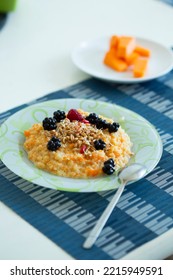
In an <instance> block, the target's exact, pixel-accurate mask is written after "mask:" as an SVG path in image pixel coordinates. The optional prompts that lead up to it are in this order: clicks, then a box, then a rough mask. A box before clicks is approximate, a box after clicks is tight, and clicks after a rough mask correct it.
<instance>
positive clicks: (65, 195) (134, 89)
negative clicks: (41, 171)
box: [0, 71, 173, 259]
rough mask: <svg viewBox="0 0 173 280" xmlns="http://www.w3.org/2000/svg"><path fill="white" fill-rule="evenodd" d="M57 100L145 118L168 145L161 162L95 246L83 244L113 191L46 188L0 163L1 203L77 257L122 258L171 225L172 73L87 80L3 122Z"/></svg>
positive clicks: (130, 191)
mask: <svg viewBox="0 0 173 280" xmlns="http://www.w3.org/2000/svg"><path fill="white" fill-rule="evenodd" d="M57 98H84V99H97V100H100V101H101V100H102V101H106V102H111V103H116V104H118V105H121V106H124V107H127V108H129V109H131V110H133V111H135V112H137V113H139V114H140V115H142V116H143V117H145V118H147V119H148V120H149V121H150V122H151V123H152V124H153V125H154V126H155V127H156V128H157V130H158V132H159V134H160V136H161V138H162V141H163V145H164V151H163V156H162V158H161V160H160V162H159V164H158V166H157V167H156V168H155V169H154V170H153V171H152V172H151V173H150V174H149V175H148V176H147V177H146V178H144V179H142V180H140V181H139V182H136V183H134V184H132V185H131V187H129V188H126V190H125V192H124V194H123V196H122V197H121V199H120V201H119V203H118V205H117V207H116V208H115V210H114V212H113V213H112V215H111V217H110V219H109V220H108V222H107V224H106V226H105V228H104V229H103V231H102V233H101V235H100V237H99V238H98V240H97V242H96V243H95V245H94V246H93V248H92V249H91V250H85V249H83V248H82V244H83V242H84V239H85V238H86V236H87V235H88V233H89V231H90V230H91V229H92V227H93V225H94V224H95V222H96V220H97V219H98V217H99V216H100V215H101V213H102V211H103V210H104V209H105V207H106V205H107V204H108V201H109V200H110V199H111V197H112V195H113V194H114V191H107V192H100V193H89V194H87V195H86V194H85V193H70V192H62V191H54V190H51V189H46V188H43V187H40V186H37V185H34V184H32V183H30V182H27V181H25V180H23V179H21V178H19V177H18V176H16V175H15V174H14V173H12V172H11V171H10V170H8V168H7V167H5V166H4V165H3V163H2V162H1V164H0V199H1V201H2V202H4V203H5V204H6V205H7V206H9V207H10V208H11V209H13V211H15V212H16V213H17V214H19V215H20V216H21V217H22V218H23V219H25V220H26V221H27V222H28V223H30V224H31V225H32V226H34V227H35V228H37V229H38V230H39V231H40V232H42V233H43V234H44V235H46V236H47V237H48V238H50V239H51V240H52V241H53V242H55V243H56V244H58V245H59V246H60V247H62V248H63V249H64V250H65V251H67V252H68V253H69V254H70V255H72V256H73V257H74V258H76V259H120V258H122V257H123V256H125V255H126V254H127V253H129V252H130V251H132V250H134V249H135V248H137V247H139V246H141V245H143V244H144V243H146V242H147V241H151V240H153V239H154V238H156V237H158V236H160V235H161V234H163V233H165V232H166V231H168V230H169V229H171V228H173V207H172V206H173V71H172V72H170V73H169V74H167V75H166V76H163V77H161V78H159V79H157V80H154V81H151V82H147V83H142V84H133V85H123V84H116V85H111V84H108V83H105V82H102V81H99V80H96V79H93V78H92V79H88V80H86V81H83V82H81V83H78V84H76V85H73V86H70V87H68V88H65V89H63V90H60V91H57V92H53V93H50V94H48V95H46V96H44V97H42V98H39V99H37V100H35V101H33V102H31V103H28V104H24V105H22V106H20V107H17V108H14V109H11V110H9V111H7V112H5V113H3V114H1V115H0V121H1V122H3V121H4V120H5V119H6V118H8V117H9V116H10V115H12V114H13V113H15V112H16V111H18V110H19V109H22V108H24V107H26V106H29V105H31V104H33V103H36V102H42V101H46V100H50V99H57Z"/></svg>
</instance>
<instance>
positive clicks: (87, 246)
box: [83, 183, 125, 249]
mask: <svg viewBox="0 0 173 280" xmlns="http://www.w3.org/2000/svg"><path fill="white" fill-rule="evenodd" d="M124 187H125V183H122V185H121V186H120V187H119V188H118V190H117V191H116V193H115V194H114V196H113V198H112V199H111V201H110V202H109V204H108V206H107V207H106V209H105V210H104V212H103V213H102V215H101V216H100V218H99V219H98V221H97V223H96V224H95V226H94V227H93V229H92V230H91V232H90V234H89V236H88V237H87V239H86V240H85V242H84V244H83V248H85V249H90V248H91V247H92V245H93V244H94V243H95V241H96V239H97V237H98V236H99V234H100V232H101V231H102V229H103V227H104V225H105V224H106V222H107V220H108V218H109V216H110V214H111V213H112V211H113V209H114V207H115V205H116V204H117V202H118V200H119V198H120V196H121V194H122V192H123V190H124Z"/></svg>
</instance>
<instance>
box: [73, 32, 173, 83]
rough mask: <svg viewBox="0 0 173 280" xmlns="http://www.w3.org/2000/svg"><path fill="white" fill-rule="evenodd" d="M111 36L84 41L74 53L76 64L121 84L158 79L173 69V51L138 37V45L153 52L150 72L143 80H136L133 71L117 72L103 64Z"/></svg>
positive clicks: (85, 70)
mask: <svg viewBox="0 0 173 280" xmlns="http://www.w3.org/2000/svg"><path fill="white" fill-rule="evenodd" d="M110 37H111V36H109V37H108V36H107V37H103V38H99V39H95V40H92V41H84V42H82V43H80V45H79V46H78V47H76V48H75V49H74V50H73V52H72V60H73V62H74V64H75V65H76V66H77V67H78V68H80V69H81V70H82V71H84V72H86V73H88V74H89V75H91V76H93V77H96V78H99V79H102V80H106V81H110V82H119V83H138V82H145V81H148V80H151V79H155V78H158V77H160V76H162V75H164V74H166V73H168V72H169V71H170V70H171V69H172V68H173V54H172V51H171V50H169V49H168V48H166V47H165V46H163V45H161V44H159V43H157V42H154V41H151V40H147V39H143V38H139V37H136V41H137V44H138V45H141V46H143V47H146V48H148V49H150V50H151V57H150V58H149V65H148V71H147V73H146V75H145V76H144V77H143V78H134V77H133V73H132V71H131V70H128V71H126V72H117V71H114V70H112V69H110V68H109V67H107V66H106V65H104V64H103V58H104V55H105V53H106V51H108V49H109V40H110Z"/></svg>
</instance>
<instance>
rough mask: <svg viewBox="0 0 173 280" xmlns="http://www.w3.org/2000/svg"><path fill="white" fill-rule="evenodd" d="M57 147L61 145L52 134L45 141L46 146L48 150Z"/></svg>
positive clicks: (53, 149)
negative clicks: (46, 141) (47, 140)
mask: <svg viewBox="0 0 173 280" xmlns="http://www.w3.org/2000/svg"><path fill="white" fill-rule="evenodd" d="M59 147H61V141H60V140H59V139H58V138H56V137H55V136H53V137H52V138H51V139H50V140H49V142H48V143H47V148H48V150H50V151H56V150H57V149H58V148H59Z"/></svg>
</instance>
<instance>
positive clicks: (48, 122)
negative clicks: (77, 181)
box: [24, 109, 132, 178]
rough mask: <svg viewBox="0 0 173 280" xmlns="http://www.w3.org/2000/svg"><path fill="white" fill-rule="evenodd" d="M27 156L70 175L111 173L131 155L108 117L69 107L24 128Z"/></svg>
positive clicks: (39, 164) (125, 139) (42, 166)
mask: <svg viewBox="0 0 173 280" xmlns="http://www.w3.org/2000/svg"><path fill="white" fill-rule="evenodd" d="M24 135H25V138H26V140H25V142H24V148H25V150H26V151H27V153H28V158H29V159H30V160H31V161H32V162H33V163H34V164H35V165H36V166H37V167H38V168H40V169H43V170H45V171H48V172H50V173H53V174H56V175H59V176H64V177H71V178H92V177H97V176H100V175H103V174H105V175H111V174H113V173H114V172H115V170H117V169H119V168H122V167H124V166H125V165H126V164H127V163H128V161H129V159H130V157H131V156H132V151H131V147H132V143H131V141H130V138H129V136H128V135H127V133H126V132H125V131H124V130H123V129H122V128H121V126H120V125H119V124H118V123H116V122H114V121H113V120H111V119H108V118H106V117H102V116H98V115H97V114H95V113H88V112H84V111H82V110H79V109H78V110H76V109H71V110H70V111H69V112H68V113H67V114H66V113H65V112H64V111H60V110H57V111H56V112H54V113H53V117H51V118H45V119H44V120H43V122H42V123H38V124H34V125H33V126H32V127H31V128H30V129H28V130H26V131H25V132H24Z"/></svg>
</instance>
